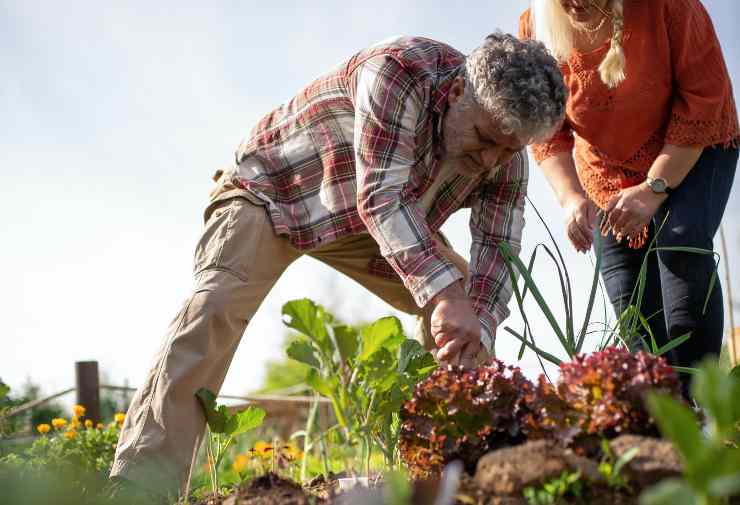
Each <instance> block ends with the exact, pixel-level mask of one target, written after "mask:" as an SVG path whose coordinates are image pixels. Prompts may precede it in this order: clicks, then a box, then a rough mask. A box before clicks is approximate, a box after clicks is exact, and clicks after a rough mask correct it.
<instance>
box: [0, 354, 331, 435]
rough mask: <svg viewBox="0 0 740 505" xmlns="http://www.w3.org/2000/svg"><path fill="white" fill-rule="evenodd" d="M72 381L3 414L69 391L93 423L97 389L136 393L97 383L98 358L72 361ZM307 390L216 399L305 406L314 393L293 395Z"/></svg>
mask: <svg viewBox="0 0 740 505" xmlns="http://www.w3.org/2000/svg"><path fill="white" fill-rule="evenodd" d="M75 382H76V385H75V387H73V388H69V389H65V390H63V391H60V392H58V393H54V394H52V395H49V396H47V397H44V398H39V399H36V400H32V401H30V402H27V403H24V404H23V405H19V406H17V407H15V408H12V409H10V410H9V411H8V412H7V413H6V414H5V415H6V417H13V416H17V415H19V414H23V413H24V412H27V411H29V410H31V409H34V408H36V407H38V406H40V405H43V404H45V403H48V402H50V401H52V400H56V399H57V398H60V397H62V396H64V395H67V394H69V393H72V392H76V393H77V398H76V402H77V404H78V405H84V406H85V409H86V416H85V417H87V418H88V419H91V420H93V422H98V421H99V420H100V391H101V390H108V391H125V392H135V391H136V388H132V387H128V386H113V385H110V384H100V378H99V373H98V363H97V361H79V362H77V363H75ZM306 391H309V388H308V386H304V385H299V386H293V387H291V388H287V389H285V390H281V391H279V392H277V393H274V394H266V395H246V396H237V395H218V398H221V399H224V400H238V401H241V402H245V403H244V404H243V405H239V406H238V407H232V410H234V409H237V410H238V409H239V408H247V407H248V406H249V405H265V406H275V405H277V404H284V405H293V406H301V405H306V406H308V405H310V404H311V403H312V402H314V401H317V399H316V398H315V397H313V396H306V395H302V396H298V395H295V396H293V394H294V393H300V392H306ZM289 395H290V396H289ZM318 401H319V403H325V404H330V403H331V402H330V401H329V400H328V399H326V398H318Z"/></svg>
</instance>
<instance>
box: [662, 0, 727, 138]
mask: <svg viewBox="0 0 740 505" xmlns="http://www.w3.org/2000/svg"><path fill="white" fill-rule="evenodd" d="M665 9H667V10H666V23H667V25H668V27H667V30H668V38H669V43H670V51H671V63H672V66H673V83H674V84H673V85H674V98H673V104H672V109H671V117H670V121H669V123H668V130H667V132H666V138H665V141H666V143H667V144H673V145H679V146H708V145H713V144H718V143H721V142H728V141H731V140H733V139H734V138H735V137H737V134H738V126H737V112H736V109H735V104H734V101H733V99H732V85H731V83H730V78H729V74H728V71H727V67H726V65H725V61H724V57H723V55H722V49H721V47H720V44H719V40H718V38H717V34H716V32H715V30H714V26H713V24H712V20H711V19H710V17H709V14H708V13H707V11H706V10H705V8H704V6H703V5H702V4H701V2H699V1H698V0H670V1H666V2H665Z"/></svg>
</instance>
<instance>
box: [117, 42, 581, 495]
mask: <svg viewBox="0 0 740 505" xmlns="http://www.w3.org/2000/svg"><path fill="white" fill-rule="evenodd" d="M565 100H566V89H565V86H564V84H563V80H562V77H561V75H560V72H559V70H558V67H557V64H556V62H555V60H554V59H553V58H551V57H550V56H549V55H548V54H547V53H546V51H545V49H544V47H543V46H542V45H541V44H539V43H536V42H521V41H518V40H517V39H515V38H514V37H512V36H510V35H504V34H501V33H497V34H494V35H491V36H489V37H488V38H487V39H486V40H485V42H484V43H483V45H482V46H481V47H479V48H478V49H476V50H475V51H474V52H473V53H472V54H471V55H469V56H468V57H467V58H466V57H465V56H464V55H462V54H461V53H459V52H458V51H456V50H455V49H453V48H451V47H449V46H447V45H445V44H442V43H439V42H435V41H432V40H428V39H422V38H397V39H393V40H390V41H386V42H383V43H381V44H378V45H376V46H373V47H370V48H368V49H366V50H363V51H361V52H359V53H357V54H356V55H355V56H353V57H352V58H351V59H349V60H348V61H346V62H344V63H343V64H342V65H340V66H339V67H338V68H337V69H335V70H333V71H332V72H330V73H328V74H326V75H325V76H323V77H321V78H319V79H318V80H316V81H314V82H313V83H311V84H310V85H308V86H307V87H306V88H305V89H303V90H302V91H301V92H300V93H299V94H298V95H297V96H296V97H295V98H293V99H292V100H290V101H289V102H288V103H286V104H284V105H283V106H281V107H279V108H278V109H275V110H274V111H272V112H271V113H270V114H268V115H267V116H265V117H264V118H263V119H262V120H261V121H260V122H259V123H258V125H257V126H256V127H255V128H254V130H253V132H252V134H251V135H250V136H249V137H248V138H247V140H245V141H244V143H243V144H242V145H241V146H240V147H239V149H238V150H237V153H236V160H235V161H236V162H235V165H234V166H233V167H232V168H229V169H228V170H225V171H219V172H218V173H217V175H216V177H215V179H216V181H217V185H216V188H215V189H214V191H213V192H212V198H211V203H210V205H209V206H208V208H207V210H206V212H205V219H206V227H205V232H204V234H203V237H202V238H201V240H200V242H199V243H198V246H197V249H196V254H195V284H196V285H195V290H194V293H193V295H192V296H191V298H190V299H189V300H187V301H186V303H185V305H184V307H183V309H182V311H181V312H180V314H179V315H178V316H177V317H176V318H175V320H174V321H173V322H172V324H171V326H170V328H169V331H168V334H167V338H166V340H165V343H164V347H163V349H162V350H161V352H160V353H159V355H158V357H157V359H156V363H155V365H154V367H153V368H152V371H151V373H150V375H149V377H148V379H147V381H146V383H145V384H144V385H143V387H142V388H141V389H140V390H139V391H138V393H137V394H136V396H135V398H134V400H133V403H132V404H131V407H130V409H129V412H128V415H127V417H126V422H125V424H124V427H123V430H122V432H121V438H120V441H119V444H118V450H117V453H116V460H115V463H114V465H113V469H112V472H111V476H112V477H114V478H116V477H118V478H121V479H126V480H129V481H133V482H134V483H136V484H138V485H140V486H142V487H147V488H150V489H153V490H157V491H159V492H164V491H167V490H172V489H176V487H177V486H178V485H182V484H183V483H185V485H187V482H188V480H189V471H190V467H191V466H192V460H193V458H194V454H195V452H196V449H197V447H198V445H199V442H200V439H201V437H202V435H203V431H204V423H205V421H204V418H203V415H202V414H201V412H200V408H199V406H198V404H197V403H196V400H195V398H194V396H193V394H194V393H195V391H197V390H198V389H199V388H201V387H207V388H209V389H211V390H213V391H219V390H220V388H221V385H222V383H223V380H224V377H225V375H226V372H227V369H228V366H229V363H230V361H231V359H232V356H233V354H234V351H235V349H236V347H237V345H238V343H239V340H240V338H241V336H242V334H243V333H244V330H245V329H246V327H247V324H248V322H249V320H250V318H251V317H252V315H253V314H254V312H255V311H256V310H257V308H258V307H259V305H260V303H261V302H262V300H263V299H264V297H265V296H266V295H267V293H268V291H269V290H270V288H271V287H272V286H273V284H274V283H275V282H276V281H277V279H278V278H279V277H280V275H281V274H282V272H283V271H284V270H285V269H286V267H287V266H288V265H289V264H290V263H291V262H292V261H293V260H295V259H296V258H298V257H299V256H301V255H302V254H308V255H310V256H313V257H315V258H317V259H319V260H321V261H323V262H325V263H327V264H329V265H330V266H332V267H334V268H335V269H337V270H339V271H340V272H343V273H345V274H346V275H348V276H350V277H351V278H353V279H355V280H357V281H359V282H360V283H361V284H362V285H364V286H365V287H366V288H367V289H369V290H370V291H372V292H374V293H376V294H377V295H378V296H380V297H381V298H383V299H384V300H386V301H387V302H388V303H390V304H391V305H393V306H395V307H397V308H399V309H401V310H403V311H406V312H409V313H412V314H417V315H420V316H422V317H423V318H425V320H426V321H427V322H426V324H425V325H423V326H424V328H425V329H424V331H423V332H422V336H421V337H420V338H422V340H423V342H424V344H425V345H426V347H427V348H430V349H436V356H437V358H438V359H439V360H440V361H442V362H456V363H457V362H459V363H461V364H463V365H471V364H473V362H474V360H475V358H476V356H477V355H478V354H479V352H480V351H481V350H482V349H483V350H486V351H490V350H491V349H492V347H493V340H494V337H495V332H496V327H497V326H498V324H499V323H500V322H501V321H502V320H503V319H504V318H505V317H506V316H507V315H508V312H507V309H506V305H507V302H508V300H509V298H510V296H511V286H510V285H508V283H507V280H508V274H507V272H506V268H505V266H504V264H503V262H502V259H501V257H500V255H499V254H498V253H497V248H496V246H497V244H498V243H499V242H500V241H507V242H509V243H511V245H512V246H513V247H514V248H515V249H516V250H518V248H519V245H520V237H521V231H522V227H523V225H524V222H523V210H524V196H525V193H526V185H527V162H526V155H525V154H524V152H523V148H524V146H525V145H527V144H528V143H530V142H532V141H533V140H538V139H542V138H545V137H547V136H548V135H549V134H550V133H552V132H553V131H554V130H555V129H556V128H557V127H558V126H559V125H560V123H561V121H562V118H563V116H564V108H565ZM462 207H471V208H472V214H471V219H470V230H471V233H472V237H473V245H472V248H471V260H470V265H468V264H467V263H466V262H465V261H464V260H463V259H462V258H461V257H460V256H458V255H457V254H456V253H454V252H453V251H452V250H451V249H450V247H449V245H448V244H447V243H446V242H445V241H444V239H443V237H442V236H441V234H439V232H438V230H439V228H440V226H441V225H442V224H443V223H444V222H445V220H446V219H447V218H448V217H449V216H450V215H451V214H452V213H453V212H454V211H456V210H457V209H459V208H462Z"/></svg>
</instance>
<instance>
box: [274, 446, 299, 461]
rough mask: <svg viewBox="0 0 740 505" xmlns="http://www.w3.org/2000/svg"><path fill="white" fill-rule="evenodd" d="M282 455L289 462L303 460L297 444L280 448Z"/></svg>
mask: <svg viewBox="0 0 740 505" xmlns="http://www.w3.org/2000/svg"><path fill="white" fill-rule="evenodd" d="M280 454H281V455H282V456H283V457H284V458H285V459H287V460H288V461H298V460H300V459H301V458H303V451H301V450H300V449H299V448H298V447H297V446H296V445H295V444H286V445H284V446H282V447H281V448H280Z"/></svg>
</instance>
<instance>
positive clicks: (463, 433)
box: [399, 359, 533, 479]
mask: <svg viewBox="0 0 740 505" xmlns="http://www.w3.org/2000/svg"><path fill="white" fill-rule="evenodd" d="M532 388H533V386H532V384H531V383H530V382H529V381H528V380H527V379H526V378H525V377H524V375H522V373H521V372H520V370H519V369H518V368H515V367H507V366H505V365H504V364H503V363H502V362H501V361H498V360H495V359H494V360H491V361H490V362H488V363H486V364H484V365H482V366H479V367H477V368H473V369H465V368H462V367H458V366H451V365H450V366H447V367H445V368H439V369H437V370H436V371H435V372H433V373H432V374H431V375H430V376H429V377H428V378H427V379H426V380H424V381H422V382H421V383H419V384H418V385H417V386H416V388H415V390H414V395H413V398H412V399H411V400H409V401H407V402H406V403H405V404H404V405H403V409H402V411H401V419H402V421H403V424H402V425H401V439H400V442H399V445H400V450H401V456H402V458H403V460H404V462H405V463H406V465H407V467H408V469H409V472H410V474H411V475H412V476H413V477H415V478H422V479H425V478H437V477H438V476H439V475H440V474H441V472H442V469H443V467H444V465H446V464H447V463H449V462H451V461H454V460H458V459H459V460H461V461H462V462H463V464H464V465H465V467H466V469H467V470H468V471H474V469H475V464H476V463H477V461H478V459H479V458H480V457H481V456H483V455H484V454H485V453H486V452H488V451H491V450H494V449H498V448H501V447H506V446H510V445H515V444H517V443H520V442H522V441H523V439H524V432H523V429H522V428H523V422H524V419H525V418H526V415H527V411H526V409H527V406H526V403H525V397H526V395H527V393H528V392H530V391H531V390H532Z"/></svg>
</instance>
